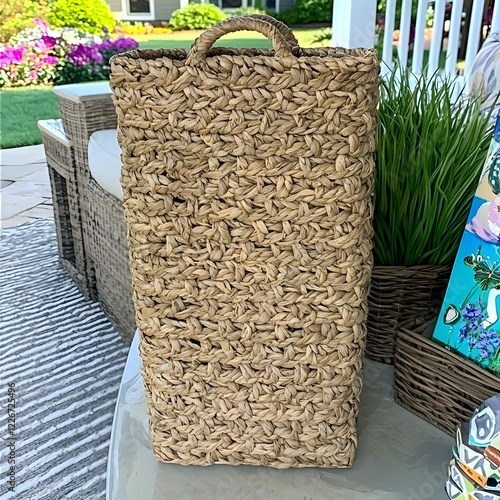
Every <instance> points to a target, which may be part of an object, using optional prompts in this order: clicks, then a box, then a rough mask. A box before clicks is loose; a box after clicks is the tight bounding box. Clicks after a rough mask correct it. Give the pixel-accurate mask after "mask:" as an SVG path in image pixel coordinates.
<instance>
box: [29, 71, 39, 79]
mask: <svg viewBox="0 0 500 500" xmlns="http://www.w3.org/2000/svg"><path fill="white" fill-rule="evenodd" d="M28 78H29V79H30V80H36V79H37V78H38V73H37V72H36V71H35V70H34V69H33V70H31V71H30V72H29V75H28Z"/></svg>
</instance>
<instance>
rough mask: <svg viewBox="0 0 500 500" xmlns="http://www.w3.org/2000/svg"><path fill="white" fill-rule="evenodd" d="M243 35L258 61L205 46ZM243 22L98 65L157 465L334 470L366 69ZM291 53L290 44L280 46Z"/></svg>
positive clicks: (350, 339)
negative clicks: (249, 34)
mask: <svg viewBox="0 0 500 500" xmlns="http://www.w3.org/2000/svg"><path fill="white" fill-rule="evenodd" d="M239 30H250V31H258V32H260V33H262V34H264V35H265V36H267V37H268V38H269V39H271V40H272V42H273V46H274V48H275V51H274V52H273V51H269V50H267V49H242V50H236V49H224V48H220V47H218V48H215V49H211V46H212V44H213V43H214V42H215V41H216V40H217V39H218V38H219V37H221V36H222V35H224V34H225V33H228V32H233V31H239ZM285 30H287V28H286V27H285V26H284V25H282V24H279V23H277V22H276V21H271V22H267V21H265V20H263V18H254V17H251V16H246V17H240V18H232V19H228V20H226V21H223V22H222V23H220V24H218V25H216V26H214V27H213V28H211V29H209V30H207V31H206V32H205V33H203V34H202V35H201V36H200V37H199V38H198V40H197V41H196V42H195V44H194V45H193V48H192V49H191V51H190V52H189V53H187V52H186V51H183V50H154V51H149V50H148V51H134V52H129V53H127V54H124V55H119V56H115V57H114V58H113V59H112V77H111V85H112V88H113V91H114V94H115V104H116V107H117V115H118V122H119V129H118V130H119V141H120V144H121V147H122V151H123V154H122V158H123V161H124V167H123V171H122V186H123V188H124V206H125V214H126V218H127V224H128V228H129V231H128V233H129V238H128V242H129V247H130V254H131V265H132V284H133V288H134V301H135V309H136V316H137V321H138V327H139V330H140V331H141V333H142V334H141V340H140V341H141V348H140V351H141V356H142V360H143V377H144V382H145V387H146V394H147V397H148V411H149V421H150V434H151V438H152V443H153V451H154V453H155V456H156V457H157V458H158V459H160V460H163V461H166V462H175V463H181V464H198V465H209V464H214V463H221V464H222V463H227V464H233V465H238V464H248V465H265V466H269V467H276V468H289V467H317V466H319V467H348V466H350V465H351V464H352V463H353V460H354V454H355V449H356V416H357V413H358V402H359V394H360V390H361V374H360V370H361V367H362V357H363V354H364V346H365V339H366V313H367V306H366V297H367V293H368V284H369V279H370V274H371V267H372V256H371V241H370V240H371V234H372V224H371V214H372V205H371V194H372V189H373V166H374V159H373V153H374V151H375V132H376V128H377V124H376V106H377V100H378V88H377V85H378V72H379V64H378V61H377V58H376V52H375V51H372V50H365V49H355V50H352V51H345V50H343V49H333V48H322V49H301V48H299V47H297V46H296V45H294V44H293V39H292V37H291V36H286V37H284V36H283V33H284V32H285ZM290 42H291V43H290Z"/></svg>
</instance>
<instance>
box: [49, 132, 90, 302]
mask: <svg viewBox="0 0 500 500" xmlns="http://www.w3.org/2000/svg"><path fill="white" fill-rule="evenodd" d="M41 132H42V141H43V144H44V148H45V156H46V159H47V167H48V171H49V178H50V187H51V191H52V202H53V206H54V220H55V225H56V233H57V243H58V250H59V262H60V263H61V266H62V267H63V268H64V269H65V270H66V272H67V273H68V274H69V275H70V276H71V278H72V279H73V281H74V282H75V283H76V285H77V286H78V288H79V290H80V291H81V292H82V294H83V295H84V296H85V297H87V298H90V297H91V296H92V291H91V288H92V280H91V279H90V277H89V274H88V269H87V260H86V256H85V246H84V242H83V231H82V216H81V205H80V197H79V193H78V182H77V180H76V170H75V161H74V154H73V151H72V147H71V145H68V144H65V143H62V142H60V141H58V140H57V139H55V138H54V137H52V136H51V135H50V134H48V133H44V130H43V129H42V130H41Z"/></svg>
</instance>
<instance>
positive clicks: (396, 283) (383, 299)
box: [366, 265, 452, 364]
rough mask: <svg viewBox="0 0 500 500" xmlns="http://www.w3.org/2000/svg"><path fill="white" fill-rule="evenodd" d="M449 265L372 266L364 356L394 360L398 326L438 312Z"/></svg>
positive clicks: (421, 321)
mask: <svg viewBox="0 0 500 500" xmlns="http://www.w3.org/2000/svg"><path fill="white" fill-rule="evenodd" d="M451 268H452V266H451V265H449V266H431V265H425V266H424V265H423V266H409V267H404V266H375V267H374V268H373V273H372V279H371V285H370V293H369V295H368V338H367V342H366V355H367V356H368V357H369V358H371V359H374V360H376V361H380V362H382V363H390V364H392V363H394V351H395V348H396V335H397V332H398V330H399V329H400V327H401V325H403V324H408V322H410V321H412V320H414V321H415V322H416V324H422V323H425V322H428V321H429V320H431V319H432V318H434V317H435V316H436V314H438V312H439V309H440V307H441V304H442V301H443V297H444V294H445V291H446V286H447V285H448V280H449V277H450V273H451Z"/></svg>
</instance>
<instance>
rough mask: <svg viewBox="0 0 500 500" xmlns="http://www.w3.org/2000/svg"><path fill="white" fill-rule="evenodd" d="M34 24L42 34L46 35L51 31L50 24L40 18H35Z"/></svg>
mask: <svg viewBox="0 0 500 500" xmlns="http://www.w3.org/2000/svg"><path fill="white" fill-rule="evenodd" d="M33 22H34V23H35V26H36V27H37V28H38V29H39V30H40V31H41V32H42V33H45V32H46V31H47V30H48V29H49V23H47V21H44V20H43V19H41V18H39V17H34V18H33Z"/></svg>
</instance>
